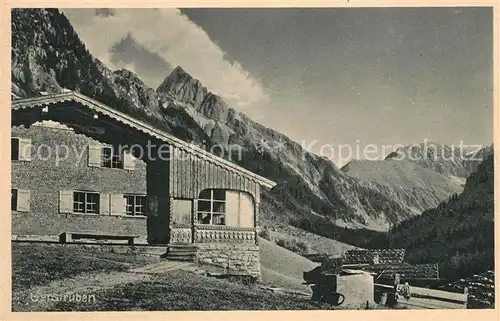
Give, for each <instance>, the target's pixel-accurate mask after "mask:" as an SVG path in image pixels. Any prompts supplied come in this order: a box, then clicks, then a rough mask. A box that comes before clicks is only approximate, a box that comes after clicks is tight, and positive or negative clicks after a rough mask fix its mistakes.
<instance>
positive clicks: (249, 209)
mask: <svg viewBox="0 0 500 321" xmlns="http://www.w3.org/2000/svg"><path fill="white" fill-rule="evenodd" d="M254 216H255V210H254V203H253V198H252V196H251V195H250V194H248V193H244V192H240V225H239V226H240V227H254Z"/></svg>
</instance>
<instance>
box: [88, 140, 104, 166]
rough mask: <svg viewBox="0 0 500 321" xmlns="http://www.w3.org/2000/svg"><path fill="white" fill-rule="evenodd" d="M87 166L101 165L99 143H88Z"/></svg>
mask: <svg viewBox="0 0 500 321" xmlns="http://www.w3.org/2000/svg"><path fill="white" fill-rule="evenodd" d="M88 152H89V166H92V167H100V166H101V145H97V144H94V145H92V144H91V145H89V148H88Z"/></svg>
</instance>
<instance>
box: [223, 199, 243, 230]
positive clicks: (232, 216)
mask: <svg viewBox="0 0 500 321" xmlns="http://www.w3.org/2000/svg"><path fill="white" fill-rule="evenodd" d="M239 207H240V193H239V192H238V191H226V225H227V226H234V227H238V226H240V225H239V221H238V220H239V219H238V215H239Z"/></svg>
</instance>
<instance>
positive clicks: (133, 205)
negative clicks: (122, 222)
mask: <svg viewBox="0 0 500 321" xmlns="http://www.w3.org/2000/svg"><path fill="white" fill-rule="evenodd" d="M123 197H124V198H125V201H126V205H125V213H126V214H127V215H145V214H144V213H145V211H144V204H146V197H145V196H143V195H124V196H123Z"/></svg>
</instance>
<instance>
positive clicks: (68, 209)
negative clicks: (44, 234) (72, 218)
mask: <svg viewBox="0 0 500 321" xmlns="http://www.w3.org/2000/svg"><path fill="white" fill-rule="evenodd" d="M72 212H73V191H59V213H72Z"/></svg>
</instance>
